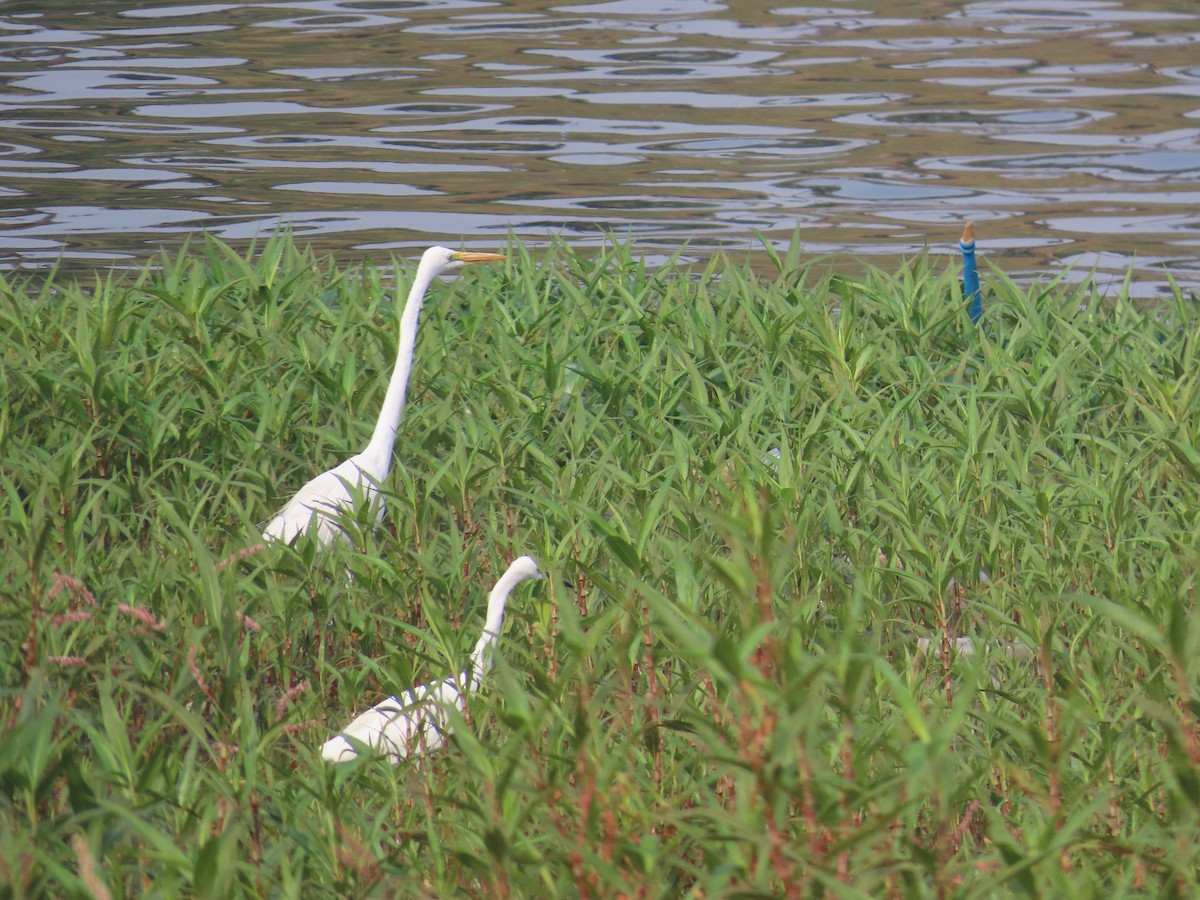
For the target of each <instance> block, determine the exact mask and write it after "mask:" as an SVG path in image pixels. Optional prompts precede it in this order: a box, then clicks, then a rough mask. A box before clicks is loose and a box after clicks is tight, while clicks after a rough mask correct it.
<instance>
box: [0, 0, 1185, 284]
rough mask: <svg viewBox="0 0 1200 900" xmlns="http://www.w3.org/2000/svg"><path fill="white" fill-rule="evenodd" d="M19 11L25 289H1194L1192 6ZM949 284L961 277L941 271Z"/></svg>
mask: <svg viewBox="0 0 1200 900" xmlns="http://www.w3.org/2000/svg"><path fill="white" fill-rule="evenodd" d="M81 6H82V5H81V4H79V3H77V2H76V0H51V2H42V3H39V4H33V3H13V2H9V3H5V4H3V5H0V77H2V78H3V84H2V85H0V114H2V115H0V129H2V131H0V199H2V201H3V206H2V207H0V265H7V266H8V267H16V266H19V267H24V268H29V267H39V266H47V265H49V264H51V263H53V262H55V261H61V262H62V264H63V265H65V266H67V267H70V268H75V269H81V268H89V267H96V266H108V265H111V264H116V265H129V264H134V263H137V262H140V261H143V260H145V259H147V258H149V257H151V256H152V255H153V254H154V253H155V252H156V251H157V250H158V248H159V247H164V246H165V247H168V248H171V247H176V246H178V245H179V244H180V243H181V242H182V241H183V240H184V239H185V238H186V237H187V236H188V235H191V234H194V233H196V232H198V231H199V230H201V229H206V230H208V231H211V232H213V233H215V234H217V235H219V236H221V237H223V238H226V239H229V240H233V241H240V240H244V239H249V238H251V237H253V236H255V235H261V234H264V233H266V232H269V231H270V230H272V229H273V228H275V227H276V226H278V225H279V224H280V223H286V224H289V225H291V226H292V227H293V229H294V230H295V231H296V232H297V233H298V234H300V235H301V236H302V237H303V238H304V239H306V240H308V241H310V242H312V243H313V244H315V245H317V246H318V247H319V248H320V249H323V250H333V251H336V252H338V254H339V255H340V256H342V257H344V258H346V259H347V260H349V259H353V258H358V257H362V256H368V255H378V256H380V257H386V256H387V255H388V254H389V253H393V252H394V253H397V254H409V253H412V252H413V251H415V250H417V249H419V248H421V247H423V246H426V245H428V244H430V243H434V242H438V243H450V244H453V245H458V244H465V245H471V246H478V247H495V246H497V245H500V244H502V243H503V242H504V241H505V239H506V237H507V235H508V233H509V232H510V230H511V231H512V232H513V233H515V234H517V235H518V236H520V237H521V238H523V239H526V240H530V241H534V242H537V241H540V240H545V239H548V238H549V237H550V236H552V235H561V236H563V237H564V238H566V239H567V240H568V241H569V242H571V243H572V244H574V245H576V246H584V247H588V246H595V245H599V244H601V243H602V242H603V241H605V240H606V236H608V235H617V236H618V237H620V238H622V239H632V240H634V241H635V242H636V243H637V245H638V246H639V247H640V248H641V250H642V252H643V253H644V254H645V255H646V256H648V257H650V258H652V259H653V258H657V257H661V256H665V255H667V254H668V253H670V252H673V251H674V250H676V249H677V248H678V247H679V245H680V244H681V243H685V242H686V244H687V246H688V248H689V249H688V251H687V254H686V255H690V256H692V257H702V256H704V255H705V254H707V253H709V252H711V251H712V250H714V249H716V248H723V249H725V250H726V251H728V252H730V253H731V254H739V255H740V254H746V253H749V252H752V251H753V250H754V248H755V247H756V246H758V244H757V238H756V237H755V234H756V232H758V233H761V234H762V235H764V236H765V237H766V238H768V239H770V240H771V241H773V242H775V243H777V244H779V245H783V244H786V243H787V242H788V241H789V240H790V238H791V235H792V233H793V231H794V230H796V229H798V234H799V237H800V240H801V241H802V243H803V246H804V248H805V249H806V250H807V251H808V252H810V253H812V254H814V255H815V254H827V253H831V254H836V255H835V257H834V264H836V265H852V263H851V262H850V260H851V258H856V259H869V260H871V261H873V262H877V263H879V264H882V265H888V264H891V263H893V262H894V261H895V258H897V257H900V256H911V255H913V254H915V253H918V252H920V251H921V250H922V249H924V248H925V247H929V248H930V249H931V250H933V251H935V252H950V251H951V250H952V249H953V248H954V247H955V245H956V241H957V238H958V235H959V233H960V232H961V229H962V221H963V220H964V219H965V218H968V217H971V218H974V219H975V220H976V223H977V231H978V235H979V247H980V254H981V256H983V257H985V258H987V259H989V260H990V261H991V262H992V263H994V264H996V265H999V266H1000V267H1002V268H1003V269H1005V271H1007V272H1009V273H1011V274H1014V275H1017V276H1027V275H1028V274H1029V273H1031V272H1050V273H1058V272H1060V271H1063V270H1065V269H1070V274H1069V275H1068V277H1070V278H1075V279H1080V278H1085V277H1089V276H1092V277H1094V278H1095V279H1096V281H1097V282H1099V283H1101V284H1105V283H1108V282H1110V281H1113V280H1115V281H1116V282H1117V283H1119V282H1120V281H1121V280H1122V279H1123V278H1124V276H1125V272H1126V271H1127V270H1128V269H1129V267H1130V266H1131V265H1132V266H1133V267H1134V279H1135V282H1136V292H1137V293H1139V294H1141V295H1151V294H1154V293H1156V292H1161V291H1163V290H1164V289H1165V285H1166V283H1167V277H1166V275H1165V274H1164V273H1165V272H1168V271H1169V272H1170V273H1171V275H1172V276H1174V278H1175V279H1176V280H1177V281H1179V282H1180V283H1181V284H1183V285H1185V286H1187V287H1190V288H1192V289H1200V260H1198V257H1200V211H1198V206H1197V201H1198V200H1200V62H1198V60H1200V4H1198V3H1197V2H1196V0H1125V2H1115V0H1111V2H1110V0H1055V2H1054V3H1047V2H1045V0H983V2H952V0H909V2H887V3H885V2H883V0H867V2H845V3H842V2H836V0H824V2H823V3H822V5H820V6H800V5H790V4H788V3H786V2H762V3H752V2H729V3H721V2H714V0H614V2H584V3H571V2H555V3H552V2H545V0H528V2H520V3H503V2H484V0H301V2H270V0H267V2H256V3H239V2H231V3H203V4H187V3H181V4H177V5H162V6H155V5H153V4H147V3H145V2H140V3H139V2H134V0H124V2H104V0H100V2H91V3H90V4H88V5H87V9H86V10H85V9H82V8H81ZM948 262H949V261H948Z"/></svg>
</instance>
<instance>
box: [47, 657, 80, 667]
mask: <svg viewBox="0 0 1200 900" xmlns="http://www.w3.org/2000/svg"><path fill="white" fill-rule="evenodd" d="M46 661H47V662H52V663H54V664H55V665H56V666H86V665H87V664H88V661H87V660H86V659H84V658H83V657H82V656H47V657H46Z"/></svg>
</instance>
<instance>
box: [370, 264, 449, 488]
mask: <svg viewBox="0 0 1200 900" xmlns="http://www.w3.org/2000/svg"><path fill="white" fill-rule="evenodd" d="M436 274H437V265H436V263H435V262H434V261H432V260H429V259H426V258H425V257H422V258H421V263H420V265H418V266H417V274H416V275H415V276H413V283H412V287H411V288H410V289H409V291H408V300H407V301H406V302H405V304H404V312H403V313H402V314H401V316H400V346H399V349H398V351H397V353H396V365H395V367H394V368H393V369H392V377H391V379H389V381H388V386H387V393H386V394H384V395H383V409H382V410H380V412H379V421H378V422H376V423H375V431H374V432H372V434H371V440H370V442H369V443H368V444H367V448H366V450H364V451H363V453H362V455H363V456H364V457H366V461H367V462H368V464H369V466H370V467H371V469H372V474H375V475H377V476H378V477H379V478H380V480H382V479H383V478H385V477H387V474H388V473H389V472H390V471H391V470H392V456H393V453H394V447H395V445H396V432H397V431H398V430H399V428H400V415H401V413H403V412H404V398H405V396H406V395H407V393H408V376H409V374H410V373H411V372H412V363H413V352H414V351H415V349H416V346H417V322H418V320H419V319H420V317H421V304H422V303H423V302H424V300H425V291H427V290H428V289H429V283H430V282H431V281H433V278H434V276H435V275H436Z"/></svg>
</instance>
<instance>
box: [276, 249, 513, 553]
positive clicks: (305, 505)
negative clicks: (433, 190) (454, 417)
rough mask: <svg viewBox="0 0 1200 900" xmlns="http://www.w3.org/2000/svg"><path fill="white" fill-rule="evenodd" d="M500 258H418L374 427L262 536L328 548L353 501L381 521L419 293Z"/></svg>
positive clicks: (445, 253) (440, 253)
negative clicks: (445, 276)
mask: <svg viewBox="0 0 1200 900" xmlns="http://www.w3.org/2000/svg"><path fill="white" fill-rule="evenodd" d="M501 259H504V255H503V254H501V253H475V252H470V251H465V250H451V249H449V248H447V247H430V248H429V249H428V250H426V251H425V252H424V253H423V254H422V255H421V262H420V264H419V265H418V266H417V274H416V276H415V277H414V278H413V283H412V288H411V289H410V290H409V292H408V300H407V301H406V302H405V304H404V313H403V314H402V315H401V317H400V347H399V351H398V352H397V354H396V365H395V368H393V369H392V377H391V379H390V380H389V381H388V386H387V393H386V394H385V395H384V397H383V409H382V410H380V412H379V421H378V422H376V423H375V431H374V432H373V433H372V434H371V440H370V443H368V444H367V447H366V449H365V450H363V451H362V453H358V454H356V455H354V456H352V457H350V458H349V459H348V460H346V461H345V462H343V463H342V464H341V465H339V466H337V467H336V468H333V469H330V470H329V471H327V472H322V473H321V474H320V475H318V476H317V477H316V478H314V479H312V480H311V481H310V482H308V484H306V485H304V487H302V488H300V490H298V491H296V494H295V496H293V497H292V499H291V500H289V501H288V502H287V505H286V506H284V507H283V509H281V510H280V511H279V512H278V513H277V514H276V515H275V518H273V519H272V520H271V521H270V522H269V523H267V527H266V528H264V529H263V537H264V538H266V539H267V540H275V541H283V542H285V543H290V542H291V541H293V540H294V539H295V538H296V536H297V535H300V534H303V533H305V532H307V531H308V530H309V529H310V528H313V527H315V528H316V530H317V539H318V541H319V542H320V544H321V546H326V545H328V544H329V543H330V542H331V541H332V540H333V539H334V538H335V537H337V536H341V537H342V538H343V539H344V540H348V539H349V538H348V536H347V535H346V533H345V532H344V531H343V530H342V528H341V527H340V526H339V525H338V517H339V516H340V515H341V514H342V513H344V512H346V511H348V510H350V509H351V508H352V507H353V506H354V502H355V498H358V497H361V498H362V499H363V500H365V501H366V502H368V503H376V502H378V511H377V513H376V518H377V520H379V521H382V520H383V513H384V509H383V503H382V501H380V500H379V485H380V484H381V483H382V482H383V481H384V479H386V478H387V476H388V473H389V472H390V471H391V467H392V452H393V447H394V445H395V443H396V432H397V430H398V429H399V427H400V414H401V413H402V412H403V411H404V396H405V393H406V392H407V390H408V375H409V372H410V371H411V370H412V360H413V349H414V348H415V347H416V343H417V321H418V319H419V318H420V315H421V303H422V301H423V300H424V299H425V291H426V290H427V289H428V287H429V283H430V282H431V281H433V279H434V278H436V277H437V276H438V275H440V274H441V273H443V272H447V271H450V270H451V269H457V268H459V267H461V266H466V265H470V264H472V263H482V262H495V261H497V260H501Z"/></svg>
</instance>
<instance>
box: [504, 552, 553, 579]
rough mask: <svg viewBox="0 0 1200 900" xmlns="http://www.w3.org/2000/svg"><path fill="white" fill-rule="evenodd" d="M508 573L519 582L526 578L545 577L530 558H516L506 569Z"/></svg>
mask: <svg viewBox="0 0 1200 900" xmlns="http://www.w3.org/2000/svg"><path fill="white" fill-rule="evenodd" d="M508 571H509V572H511V573H512V574H513V575H515V576H516V577H517V578H518V580H520V581H524V580H525V579H526V578H544V577H545V575H544V574H543V573H542V570H541V569H539V568H538V564H537V562H535V561H534V558H533V557H532V556H518V557H517V558H516V559H514V560H513V561H512V565H511V566H509V567H508Z"/></svg>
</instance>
